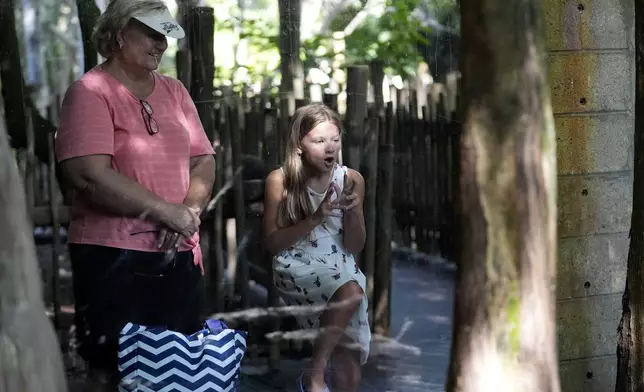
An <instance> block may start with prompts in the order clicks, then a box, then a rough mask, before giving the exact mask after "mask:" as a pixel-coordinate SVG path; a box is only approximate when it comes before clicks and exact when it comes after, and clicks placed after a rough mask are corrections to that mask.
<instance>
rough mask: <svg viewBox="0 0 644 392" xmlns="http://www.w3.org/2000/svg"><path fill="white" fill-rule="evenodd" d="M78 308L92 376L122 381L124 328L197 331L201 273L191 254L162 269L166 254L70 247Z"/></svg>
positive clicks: (79, 337)
mask: <svg viewBox="0 0 644 392" xmlns="http://www.w3.org/2000/svg"><path fill="white" fill-rule="evenodd" d="M69 253H70V258H71V262H72V272H73V280H74V298H75V306H76V314H75V320H74V322H75V325H76V333H75V338H76V342H77V344H78V347H77V350H78V353H79V354H80V355H81V357H82V358H83V359H85V361H87V363H88V365H89V370H90V372H93V371H94V372H95V371H98V372H101V373H104V374H106V375H107V376H108V377H109V378H110V379H111V380H112V381H111V382H114V381H117V380H118V338H119V332H120V330H121V329H122V328H123V326H124V325H125V324H126V323H128V322H132V323H136V324H141V325H147V326H165V327H167V328H169V329H171V330H174V331H178V332H181V333H185V334H192V333H194V332H196V331H198V330H199V329H200V328H201V326H202V324H203V320H201V319H200V316H201V314H200V312H201V271H200V269H199V267H198V266H195V265H194V262H193V260H194V258H193V254H192V251H185V252H177V253H176V256H175V259H174V260H173V261H171V262H169V263H168V264H167V265H166V266H163V258H164V254H163V253H161V252H141V251H132V250H125V249H117V248H111V247H105V246H98V245H81V244H69Z"/></svg>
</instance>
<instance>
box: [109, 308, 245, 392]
mask: <svg viewBox="0 0 644 392" xmlns="http://www.w3.org/2000/svg"><path fill="white" fill-rule="evenodd" d="M247 336H248V334H247V333H246V332H243V331H237V330H234V329H229V328H228V327H227V326H226V324H224V323H223V322H222V321H220V320H216V319H209V320H206V322H205V324H204V328H203V329H202V330H201V331H199V332H197V333H194V334H192V335H184V334H182V333H178V332H175V331H170V330H168V329H167V328H159V327H145V326H142V325H138V324H132V323H128V324H127V325H125V327H123V329H122V330H121V334H120V337H119V361H118V362H119V372H120V375H121V383H120V385H119V391H121V392H170V391H173V392H174V391H176V392H184V391H185V392H188V391H190V392H197V391H217V392H234V391H235V390H236V389H237V383H238V381H239V374H240V369H241V361H242V358H243V357H244V353H245V351H246V337H247Z"/></svg>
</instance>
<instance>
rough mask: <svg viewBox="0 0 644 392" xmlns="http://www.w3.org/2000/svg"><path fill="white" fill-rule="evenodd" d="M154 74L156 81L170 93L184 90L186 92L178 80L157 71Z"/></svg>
mask: <svg viewBox="0 0 644 392" xmlns="http://www.w3.org/2000/svg"><path fill="white" fill-rule="evenodd" d="M154 74H155V76H156V79H157V80H158V81H159V82H160V83H161V84H163V85H164V86H166V87H167V88H168V89H169V90H170V91H172V92H175V93H177V92H178V93H181V92H183V91H184V90H185V91H186V92H187V91H188V90H187V89H186V88H185V86H184V85H183V83H181V81H180V80H179V79H176V78H174V77H172V76H169V75H164V74H162V73H159V72H157V71H154Z"/></svg>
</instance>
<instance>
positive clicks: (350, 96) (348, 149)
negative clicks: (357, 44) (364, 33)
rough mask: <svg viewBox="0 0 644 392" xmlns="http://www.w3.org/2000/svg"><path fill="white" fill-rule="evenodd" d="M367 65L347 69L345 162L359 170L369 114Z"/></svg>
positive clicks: (352, 66)
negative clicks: (366, 120)
mask: <svg viewBox="0 0 644 392" xmlns="http://www.w3.org/2000/svg"><path fill="white" fill-rule="evenodd" d="M368 74H369V68H368V67H367V66H365V65H351V66H349V67H348V68H347V111H346V116H345V121H346V125H345V126H346V129H347V135H346V136H345V138H344V141H345V143H343V144H344V146H343V148H342V150H343V155H344V156H343V157H342V158H343V162H344V164H345V165H347V166H349V167H351V168H353V169H356V170H357V169H358V168H359V167H360V161H361V160H360V156H361V150H362V147H363V138H364V120H365V116H366V114H367V76H368Z"/></svg>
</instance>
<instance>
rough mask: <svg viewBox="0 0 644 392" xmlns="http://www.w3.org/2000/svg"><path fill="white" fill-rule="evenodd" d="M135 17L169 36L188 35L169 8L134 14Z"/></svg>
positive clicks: (179, 37)
mask: <svg viewBox="0 0 644 392" xmlns="http://www.w3.org/2000/svg"><path fill="white" fill-rule="evenodd" d="M133 18H134V19H136V20H138V21H139V22H141V23H143V24H144V25H146V26H148V27H149V28H151V29H153V30H155V31H158V32H159V33H161V34H163V35H165V36H168V37H172V38H176V39H182V38H183V37H185V35H186V33H185V32H184V31H183V28H182V27H181V26H180V25H179V23H178V22H177V21H176V20H175V19H174V18H173V17H172V14H171V13H170V11H168V9H167V8H164V9H163V10H159V11H153V12H150V13H146V14H144V15H138V16H134V17H133Z"/></svg>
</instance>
